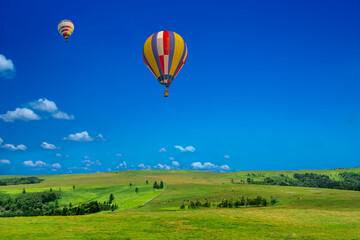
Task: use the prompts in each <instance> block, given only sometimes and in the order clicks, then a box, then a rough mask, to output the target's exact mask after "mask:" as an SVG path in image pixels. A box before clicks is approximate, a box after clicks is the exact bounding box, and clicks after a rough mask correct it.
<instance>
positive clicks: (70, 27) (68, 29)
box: [58, 19, 74, 41]
mask: <svg viewBox="0 0 360 240" xmlns="http://www.w3.org/2000/svg"><path fill="white" fill-rule="evenodd" d="M58 31H59V33H60V34H61V36H63V37H64V38H65V40H66V41H68V38H69V37H70V35H71V34H72V33H73V31H74V24H73V23H72V22H71V21H70V20H67V19H65V20H62V21H61V22H60V23H59V25H58Z"/></svg>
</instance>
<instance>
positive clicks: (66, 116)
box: [52, 111, 75, 120]
mask: <svg viewBox="0 0 360 240" xmlns="http://www.w3.org/2000/svg"><path fill="white" fill-rule="evenodd" d="M52 116H53V118H56V119H65V120H74V119H75V116H74V115H72V114H70V115H69V114H67V113H64V112H61V111H58V112H56V113H53V114H52Z"/></svg>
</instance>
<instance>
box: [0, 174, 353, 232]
mask: <svg viewBox="0 0 360 240" xmlns="http://www.w3.org/2000/svg"><path fill="white" fill-rule="evenodd" d="M329 171H330V172H331V171H336V172H338V171H339V170H329ZM251 173H255V174H259V172H250V174H251ZM267 173H268V172H267ZM279 173H281V172H271V174H279ZM290 173H294V172H290ZM290 173H289V174H290ZM334 173H335V172H334ZM238 175H239V176H243V175H244V176H246V175H247V172H238V173H210V172H200V171H124V172H118V173H115V172H112V173H97V174H77V175H51V176H42V177H43V178H44V179H45V181H44V182H42V183H40V184H34V185H31V186H30V185H23V186H20V185H19V186H4V187H0V191H2V190H6V191H9V190H11V191H13V190H12V189H16V191H20V190H21V189H23V188H24V187H25V188H26V189H27V191H30V188H35V189H39V188H41V189H42V188H49V187H52V188H53V189H55V190H57V188H58V187H61V188H62V191H64V192H67V191H69V193H75V192H76V191H77V190H79V191H81V189H82V188H84V191H85V192H84V194H85V195H86V194H88V196H90V195H91V194H90V193H91V192H92V191H93V190H94V189H95V190H99V188H104V187H106V188H109V189H108V190H109V191H112V190H115V189H124V190H126V189H127V190H128V191H132V190H131V188H132V189H133V190H134V191H135V189H134V188H135V187H134V186H133V187H131V188H130V187H129V186H128V185H129V183H130V182H131V183H133V184H135V185H139V188H140V189H141V188H147V187H148V188H150V189H148V190H149V193H150V192H151V191H153V190H151V187H152V183H153V181H154V180H157V181H159V180H163V181H165V182H166V186H167V188H166V191H165V192H164V193H163V194H162V195H161V196H159V197H158V198H155V199H154V200H152V201H151V202H150V203H149V204H147V205H145V206H144V207H141V208H137V205H139V204H133V205H132V206H131V207H129V208H127V209H126V210H124V211H116V212H105V213H102V214H93V215H86V216H67V217H16V218H0V239H49V238H50V239H360V192H356V191H345V190H333V189H315V188H304V187H288V186H268V185H267V186H261V185H247V184H232V183H231V181H230V179H232V178H234V176H238ZM97 179H98V181H97ZM245 179H246V178H245ZM145 180H149V181H150V184H149V185H144V183H145ZM72 185H75V186H76V189H75V191H73V190H72ZM96 186H97V187H96ZM91 187H93V188H91ZM11 191H10V192H11ZM144 191H145V189H144ZM100 192H102V193H101V194H106V195H107V196H103V197H104V199H107V198H108V195H109V192H108V191H107V190H101V191H100V190H99V193H100ZM129 193H131V192H129ZM139 193H140V191H139ZM159 193H161V191H159V192H154V194H155V195H157V194H159ZM101 194H100V195H101ZM124 194H126V191H125V193H124ZM131 194H134V195H135V192H132V193H131ZM119 195H121V194H120V192H119ZM69 196H70V195H69ZM129 196H130V195H129ZM135 196H136V195H135ZM241 196H245V197H256V196H262V197H266V198H268V199H270V197H271V196H272V197H276V198H277V199H278V200H279V201H280V202H282V204H279V205H276V206H268V207H251V208H240V209H235V208H232V209H219V208H215V207H212V208H201V209H197V210H189V209H187V208H186V209H184V210H181V211H174V210H176V209H177V208H179V207H180V205H181V204H182V203H183V202H185V204H188V201H196V200H200V201H202V202H203V201H205V199H208V200H209V201H210V202H219V201H221V200H222V199H223V198H226V199H236V198H238V197H241ZM79 197H81V196H79ZM99 197H100V196H99ZM64 198H65V196H64ZM100 198H101V197H100ZM115 199H116V200H119V199H121V196H117V195H115ZM131 199H135V198H132V197H130V198H129V200H128V202H131V201H132V200H131ZM61 201H63V199H62V200H61ZM3 226H6V227H3Z"/></svg>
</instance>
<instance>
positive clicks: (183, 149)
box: [175, 145, 196, 152]
mask: <svg viewBox="0 0 360 240" xmlns="http://www.w3.org/2000/svg"><path fill="white" fill-rule="evenodd" d="M175 148H176V149H179V150H180V151H181V152H195V151H196V149H195V148H194V147H193V146H187V147H183V146H179V145H176V146H175Z"/></svg>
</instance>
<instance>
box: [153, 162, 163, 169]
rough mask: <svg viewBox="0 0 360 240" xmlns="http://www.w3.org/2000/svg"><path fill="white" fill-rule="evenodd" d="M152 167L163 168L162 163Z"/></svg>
mask: <svg viewBox="0 0 360 240" xmlns="http://www.w3.org/2000/svg"><path fill="white" fill-rule="evenodd" d="M154 168H159V169H164V165H162V164H160V163H158V164H156V165H155V166H154Z"/></svg>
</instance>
